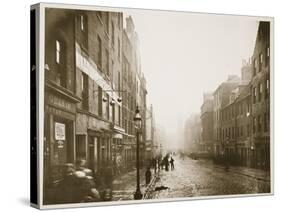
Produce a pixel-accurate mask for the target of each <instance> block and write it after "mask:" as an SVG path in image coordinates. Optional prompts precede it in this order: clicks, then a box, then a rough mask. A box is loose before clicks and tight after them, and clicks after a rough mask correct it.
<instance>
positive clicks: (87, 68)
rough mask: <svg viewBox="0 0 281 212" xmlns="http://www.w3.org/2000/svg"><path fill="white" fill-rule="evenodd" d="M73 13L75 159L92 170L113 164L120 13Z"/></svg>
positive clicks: (118, 133)
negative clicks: (79, 99)
mask: <svg viewBox="0 0 281 212" xmlns="http://www.w3.org/2000/svg"><path fill="white" fill-rule="evenodd" d="M76 14H78V15H76V17H75V33H76V34H75V38H76V39H75V56H76V94H77V96H79V97H80V98H81V99H82V101H81V102H80V103H78V105H77V117H76V130H75V132H76V143H75V147H76V159H77V160H85V161H86V162H87V165H88V167H89V168H91V169H92V170H93V171H94V172H95V173H96V172H103V168H106V167H108V166H112V164H115V159H116V154H117V153H116V145H113V142H115V143H116V142H118V139H121V138H122V133H123V132H124V130H123V128H122V127H121V112H120V111H121V107H122V104H121V102H120V99H121V97H120V95H119V93H118V92H116V90H118V89H120V88H121V85H120V84H121V82H120V80H121V64H122V58H121V42H122V41H121V40H122V31H123V24H122V20H123V16H122V13H115V12H87V11H84V12H81V13H76Z"/></svg>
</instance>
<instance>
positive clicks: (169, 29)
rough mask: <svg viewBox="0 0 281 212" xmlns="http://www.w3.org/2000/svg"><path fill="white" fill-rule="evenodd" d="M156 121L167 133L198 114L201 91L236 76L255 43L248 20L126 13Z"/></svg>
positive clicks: (252, 23) (253, 25)
mask: <svg viewBox="0 0 281 212" xmlns="http://www.w3.org/2000/svg"><path fill="white" fill-rule="evenodd" d="M130 15H131V16H132V18H133V20H134V23H135V28H136V31H137V33H138V35H139V39H140V52H141V64H142V71H143V72H144V74H145V77H146V80H147V90H148V102H149V103H152V104H153V106H154V111H155V116H156V122H157V123H160V124H161V125H162V126H163V127H164V128H165V129H166V131H167V132H168V133H174V132H176V131H177V129H176V128H177V126H178V123H179V120H181V121H184V120H185V119H186V118H187V117H188V116H189V115H190V114H191V113H194V112H200V106H201V105H202V101H203V92H206V91H214V89H215V88H216V87H217V86H218V85H219V83H220V82H222V81H224V80H226V79H227V76H228V75H229V74H238V75H239V76H240V68H241V64H242V59H248V58H249V57H250V56H251V55H252V53H253V48H254V44H255V39H256V33H257V27H258V22H257V21H255V20H253V19H251V20H250V19H247V18H241V17H234V16H218V15H202V14H191V13H189V14H187V13H182V12H179V13H175V12H161V11H158V12H155V11H145V12H144V11H134V12H130Z"/></svg>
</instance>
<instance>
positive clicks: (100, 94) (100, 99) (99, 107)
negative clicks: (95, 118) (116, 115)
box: [98, 86, 102, 116]
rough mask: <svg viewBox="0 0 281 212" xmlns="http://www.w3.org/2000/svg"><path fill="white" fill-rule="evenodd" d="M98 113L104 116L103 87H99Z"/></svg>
mask: <svg viewBox="0 0 281 212" xmlns="http://www.w3.org/2000/svg"><path fill="white" fill-rule="evenodd" d="M98 114H99V116H102V88H101V87H100V86H99V88H98Z"/></svg>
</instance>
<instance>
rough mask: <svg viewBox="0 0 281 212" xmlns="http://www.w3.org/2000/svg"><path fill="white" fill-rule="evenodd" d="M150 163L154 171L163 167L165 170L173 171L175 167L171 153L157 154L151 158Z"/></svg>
mask: <svg viewBox="0 0 281 212" xmlns="http://www.w3.org/2000/svg"><path fill="white" fill-rule="evenodd" d="M151 163H152V167H153V168H154V171H155V172H157V170H158V171H160V170H164V169H165V171H170V170H171V171H173V170H174V169H175V160H174V158H173V157H172V154H171V153H168V154H166V155H165V156H164V157H163V156H161V155H159V156H157V157H155V158H153V159H152V161H151Z"/></svg>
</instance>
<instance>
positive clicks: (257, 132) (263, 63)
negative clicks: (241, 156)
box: [251, 21, 270, 169]
mask: <svg viewBox="0 0 281 212" xmlns="http://www.w3.org/2000/svg"><path fill="white" fill-rule="evenodd" d="M269 41H270V22H263V21H262V22H260V23H259V27H258V32H257V37H256V44H255V49H254V53H253V56H252V79H251V92H252V132H253V133H252V141H253V143H252V148H253V154H254V161H255V163H254V167H259V168H264V169H269V168H270V42H269Z"/></svg>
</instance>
